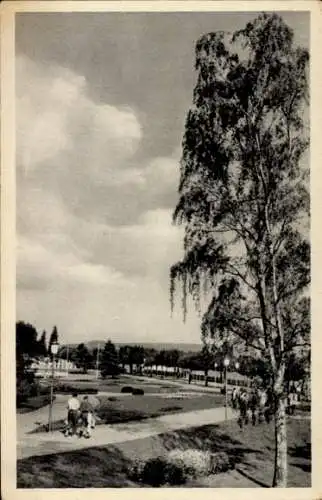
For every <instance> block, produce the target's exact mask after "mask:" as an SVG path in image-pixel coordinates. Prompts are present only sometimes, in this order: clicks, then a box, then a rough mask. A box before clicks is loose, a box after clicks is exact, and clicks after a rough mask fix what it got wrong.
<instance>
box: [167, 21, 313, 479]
mask: <svg viewBox="0 0 322 500" xmlns="http://www.w3.org/2000/svg"><path fill="white" fill-rule="evenodd" d="M308 62H309V55H308V52H307V50H305V49H304V48H301V47H297V46H295V44H294V36H293V32H292V30H291V29H290V28H289V27H288V26H287V25H286V24H285V22H284V21H283V19H282V18H281V17H280V16H278V15H276V14H266V13H263V14H261V15H260V16H259V17H257V18H256V19H255V20H254V21H253V22H249V23H248V24H247V25H246V27H245V29H242V30H240V31H238V32H235V33H234V34H227V33H223V32H216V33H209V34H206V35H204V36H202V37H201V38H200V39H199V40H198V42H197V44H196V59H195V69H196V71H197V82H196V86H195V89H194V94H193V103H192V106H191V108H190V110H189V111H188V114H187V118H186V123H185V133H184V139H183V153H182V159H181V178H180V184H179V199H178V203H177V206H176V208H175V212H174V222H175V223H176V224H178V225H182V226H183V227H184V243H183V246H184V255H183V258H182V260H181V261H180V262H177V263H176V264H174V265H173V266H172V268H171V273H170V281H171V290H170V292H171V301H172V302H171V304H172V307H174V298H175V295H176V293H177V288H178V285H179V290H180V289H181V292H182V294H183V295H182V297H183V300H182V307H183V315H184V318H185V316H186V310H187V303H188V296H189V295H190V296H192V298H193V301H194V303H195V305H196V307H197V309H198V310H199V311H200V313H201V314H202V320H201V330H202V337H203V339H208V340H209V339H211V340H212V342H213V343H214V345H215V346H217V347H220V346H221V345H222V344H223V343H224V342H227V341H228V342H230V343H232V344H233V345H234V346H235V347H236V348H237V349H238V348H239V349H241V350H243V349H245V348H246V347H247V348H248V349H250V350H251V352H253V353H255V352H257V353H258V354H259V356H261V357H263V358H265V359H267V362H268V363H269V369H270V373H271V388H272V390H273V393H274V398H275V408H274V410H275V444H276V447H275V449H276V453H275V472H274V478H273V483H272V484H273V486H274V487H285V486H287V432H286V431H287V429H286V426H287V421H286V398H285V370H286V366H287V362H288V359H289V357H290V356H291V355H292V353H294V352H295V351H296V349H305V348H306V346H307V345H308V344H309V341H310V300H309V296H308V291H307V288H308V285H309V281H310V245H309V241H308V221H309V191H308V175H309V173H308V168H307V166H306V165H305V161H302V158H303V156H304V153H305V151H306V150H307V148H308V145H309V140H308V133H307V130H308V124H307V123H306V120H305V116H306V112H307V107H308V99H309V95H308V87H309V85H308Z"/></svg>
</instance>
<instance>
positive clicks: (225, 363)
mask: <svg viewBox="0 0 322 500" xmlns="http://www.w3.org/2000/svg"><path fill="white" fill-rule="evenodd" d="M224 366H226V367H227V366H229V359H228V358H225V359H224Z"/></svg>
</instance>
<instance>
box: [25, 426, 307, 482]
mask: <svg viewBox="0 0 322 500" xmlns="http://www.w3.org/2000/svg"><path fill="white" fill-rule="evenodd" d="M288 447H289V483H288V486H289V487H309V486H310V481H311V477H310V471H311V433H310V422H309V420H295V419H289V425H288ZM173 448H181V449H186V448H197V449H203V450H210V451H214V452H217V451H225V452H226V453H228V454H229V456H230V458H231V459H232V460H233V461H234V462H235V470H233V471H230V472H227V473H224V474H219V475H217V476H209V477H208V478H203V479H200V480H199V481H198V480H197V481H194V482H193V483H191V484H189V483H188V484H186V485H185V487H245V486H248V487H251V486H253V487H270V486H271V482H272V477H273V460H274V429H273V425H272V424H269V425H267V424H262V425H260V426H256V427H253V426H249V427H246V428H245V429H244V430H240V429H239V427H238V426H237V423H236V422H233V421H231V422H226V423H222V424H218V425H207V426H203V427H199V428H192V429H188V430H179V431H175V432H171V433H166V434H162V435H159V436H153V437H149V438H144V439H137V440H135V441H129V442H125V443H120V444H118V445H117V446H108V447H105V448H98V447H96V448H88V449H85V450H81V451H74V452H67V453H57V454H53V455H46V456H40V457H30V458H27V459H23V460H19V461H18V463H17V483H18V484H17V485H18V487H19V488H104V487H106V488H107V487H113V488H117V487H140V486H141V485H139V484H136V483H134V482H132V481H130V480H129V478H128V469H129V465H130V464H131V462H132V460H134V459H136V458H140V459H148V458H151V457H155V456H157V455H161V456H162V455H165V454H167V453H168V451H169V450H170V449H173Z"/></svg>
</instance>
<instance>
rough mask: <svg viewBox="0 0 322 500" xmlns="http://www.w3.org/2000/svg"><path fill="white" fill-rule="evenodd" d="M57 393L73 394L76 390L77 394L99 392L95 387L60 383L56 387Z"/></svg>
mask: <svg viewBox="0 0 322 500" xmlns="http://www.w3.org/2000/svg"><path fill="white" fill-rule="evenodd" d="M55 392H56V394H72V393H73V392H76V393H77V394H97V393H98V390H97V389H94V388H93V387H77V386H72V385H67V384H59V385H57V386H56V387H55Z"/></svg>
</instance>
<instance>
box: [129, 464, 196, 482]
mask: <svg viewBox="0 0 322 500" xmlns="http://www.w3.org/2000/svg"><path fill="white" fill-rule="evenodd" d="M129 477H130V479H132V480H134V481H137V482H141V483H143V484H148V485H149V486H152V487H160V486H163V485H165V484H169V485H171V486H175V485H179V484H184V483H185V481H186V477H185V475H184V472H183V470H182V468H180V467H178V466H177V465H175V464H171V463H169V462H168V461H167V460H166V459H165V458H163V457H156V458H151V459H149V460H147V461H146V462H144V461H141V460H136V461H134V462H133V464H132V467H131V469H130V470H129Z"/></svg>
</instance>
